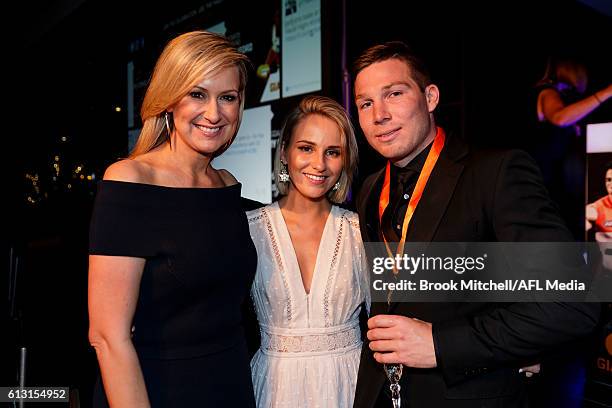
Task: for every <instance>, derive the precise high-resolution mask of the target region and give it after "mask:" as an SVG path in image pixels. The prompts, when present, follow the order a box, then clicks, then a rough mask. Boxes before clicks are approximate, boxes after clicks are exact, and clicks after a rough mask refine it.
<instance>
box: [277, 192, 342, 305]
mask: <svg viewBox="0 0 612 408" xmlns="http://www.w3.org/2000/svg"><path fill="white" fill-rule="evenodd" d="M274 204H275V207H276V211H278V217H279V219H280V224H282V227H281V228H282V233H283V234H284V235H286V238H287V240H288V242H289V247H290V248H289V249H288V251H289V254H290V255H289V257H290V258H291V260H290V262H292V263H293V264H294V267H295V270H297V275H298V276H297V280H298V282H299V286H300V288H301V293H302V294H303V295H304V296H306V297H309V296H310V294H311V293H312V292H313V289H314V288H315V285H316V282H317V277H318V275H319V272H318V270H319V269H320V267H319V265H320V263H321V257H322V252H323V251H324V250H325V247H326V246H325V245H324V244H325V241H326V238H327V235H328V233H327V230H328V229H329V228H330V225H331V223H332V222H331V221H332V219H333V212H334V208H335V206H333V205H332V206H331V208H330V210H329V214H328V215H327V219H326V220H325V225H324V226H323V232H322V233H321V239H320V240H319V247H318V248H317V257H316V259H315V265H314V269H313V271H312V277H311V280H310V290H309V291H306V286H305V285H304V278H303V275H302V269H301V268H300V262H299V260H298V257H297V253H296V251H295V247H294V246H293V240H292V239H291V234H290V233H289V227H288V226H287V222H286V221H285V217H284V216H283V212H282V211H281V208H280V206H279V205H278V201H276V202H275V203H274ZM281 242H282V240H281ZM286 247H287V246H285V245H281V248H286Z"/></svg>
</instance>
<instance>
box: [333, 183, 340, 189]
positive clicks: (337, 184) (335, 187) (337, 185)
mask: <svg viewBox="0 0 612 408" xmlns="http://www.w3.org/2000/svg"><path fill="white" fill-rule="evenodd" d="M339 188H340V182H339V181H336V184H334V186H333V187H332V191H338V189H339Z"/></svg>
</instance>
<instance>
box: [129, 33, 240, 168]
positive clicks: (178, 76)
mask: <svg viewBox="0 0 612 408" xmlns="http://www.w3.org/2000/svg"><path fill="white" fill-rule="evenodd" d="M249 64H250V62H249V60H248V58H247V57H246V55H244V54H242V53H241V52H239V51H238V50H237V49H236V47H235V46H234V45H233V44H232V43H231V42H230V41H229V40H228V39H227V38H225V37H223V36H221V35H218V34H213V33H209V32H207V31H191V32H188V33H185V34H181V35H179V36H178V37H176V38H174V39H173V40H171V41H170V42H169V43H168V44H167V45H166V47H165V48H164V50H163V51H162V53H161V55H160V56H159V59H158V60H157V62H156V64H155V69H154V70H153V75H152V76H151V81H150V83H149V86H148V88H147V92H146V93H145V97H144V100H143V102H142V107H141V109H140V117H141V119H142V130H141V131H140V135H139V136H138V141H137V142H136V145H135V146H134V149H133V150H132V152H131V153H130V157H135V156H138V155H141V154H143V153H147V152H149V151H151V150H153V149H154V148H156V147H158V146H160V145H161V144H162V143H164V142H166V141H167V140H168V139H169V137H170V135H169V134H168V131H167V130H166V124H165V118H164V115H165V113H166V112H167V110H168V108H170V107H172V106H173V105H175V104H176V103H178V102H179V101H180V100H181V99H182V98H183V97H184V96H185V95H187V94H188V93H189V91H190V90H191V89H192V88H193V87H194V86H195V85H197V84H198V83H200V81H202V79H204V78H206V77H208V76H212V75H215V74H217V73H218V72H219V71H221V70H223V69H225V68H229V67H236V68H238V72H239V76H240V88H239V97H240V111H239V115H238V126H236V133H234V135H232V138H231V139H230V142H229V143H227V144H226V145H224V146H223V147H222V148H221V149H220V150H218V151H217V152H215V153H214V155H215V156H218V155H220V154H221V153H223V151H225V150H226V149H227V148H229V146H230V144H231V142H232V141H233V140H234V138H235V137H236V134H237V133H238V128H239V127H240V121H241V120H242V112H243V111H244V90H245V88H246V81H247V66H248V65H249ZM170 125H172V122H171V123H170Z"/></svg>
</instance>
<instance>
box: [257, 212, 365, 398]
mask: <svg viewBox="0 0 612 408" xmlns="http://www.w3.org/2000/svg"><path fill="white" fill-rule="evenodd" d="M247 217H248V220H249V228H250V230H251V237H252V238H253V242H254V243H255V247H256V248H257V256H258V261H257V273H256V275H255V281H254V282H253V286H252V288H251V296H252V298H253V301H254V303H255V310H256V312H257V318H258V320H259V325H260V331H261V347H260V349H259V350H258V351H257V353H256V354H255V356H254V357H253V360H252V361H251V371H252V376H253V386H254V389H255V400H256V401H257V407H258V408H267V407H292V408H298V407H299V408H304V407H308V408H311V407H340V408H341V407H352V406H353V399H354V397H355V384H356V381H357V370H358V368H359V357H360V354H361V343H362V342H361V334H360V329H359V313H360V311H361V307H362V306H363V305H366V306H367V307H368V308H369V304H370V300H369V299H370V298H369V293H370V292H369V287H368V276H367V275H368V274H367V271H366V261H365V254H364V250H363V243H362V241H361V235H360V233H359V224H358V222H359V221H358V218H357V215H356V214H355V213H352V212H350V211H347V210H344V209H342V208H339V207H336V206H334V207H332V210H331V212H330V215H329V217H328V219H327V222H326V224H325V227H324V230H323V235H322V238H321V243H320V244H319V252H318V254H317V260H316V264H315V268H314V274H313V277H312V284H311V289H310V293H309V294H307V293H306V291H305V289H304V285H303V283H302V277H301V274H300V269H299V265H298V261H297V257H296V255H295V251H294V249H293V245H292V244H291V239H290V236H289V230H288V229H287V225H286V224H285V221H284V219H283V216H282V214H281V211H280V208H279V207H278V205H277V204H276V203H273V204H271V205H268V206H266V207H264V208H260V209H258V210H254V211H250V212H248V213H247Z"/></svg>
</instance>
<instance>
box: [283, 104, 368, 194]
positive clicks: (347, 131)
mask: <svg viewBox="0 0 612 408" xmlns="http://www.w3.org/2000/svg"><path fill="white" fill-rule="evenodd" d="M309 115H321V116H324V117H326V118H328V119H330V120H332V121H333V122H334V123H335V124H336V125H338V129H340V134H341V135H342V143H343V144H344V146H343V147H342V158H343V163H342V174H341V175H340V179H339V180H338V181H339V183H340V185H339V187H338V189H337V190H330V191H329V192H328V193H327V198H328V199H329V201H331V202H333V203H342V202H344V201H345V200H346V197H347V196H348V193H349V191H350V188H351V183H352V182H353V176H354V174H355V170H356V169H357V159H358V156H359V155H358V151H357V140H356V139H355V131H354V130H353V125H352V124H351V120H350V119H349V117H348V115H347V114H346V112H345V111H344V109H343V108H342V106H340V104H339V103H338V102H336V101H334V100H333V99H330V98H327V97H325V96H317V95H309V96H307V97H305V98H304V99H302V100H301V101H300V104H299V105H298V106H297V107H296V108H295V109H293V110H292V111H291V113H289V115H288V116H287V118H286V119H285V124H284V125H283V128H282V130H281V136H280V140H279V142H278V147H277V149H276V156H275V158H274V177H275V180H276V185H277V186H278V191H279V192H280V193H281V194H282V195H286V194H287V192H288V191H289V185H288V183H282V182H281V181H280V180H279V172H280V170H281V168H282V166H283V165H282V164H281V150H282V149H284V148H286V147H287V146H289V144H290V143H291V138H292V137H293V131H294V129H295V127H296V126H297V125H298V123H300V122H301V121H302V120H303V119H304V118H305V117H307V116H309Z"/></svg>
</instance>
